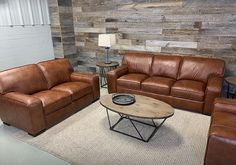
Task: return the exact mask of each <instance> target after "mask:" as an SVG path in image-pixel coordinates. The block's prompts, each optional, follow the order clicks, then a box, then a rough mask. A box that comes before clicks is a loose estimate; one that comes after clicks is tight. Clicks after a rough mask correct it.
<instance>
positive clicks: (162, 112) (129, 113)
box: [100, 94, 174, 142]
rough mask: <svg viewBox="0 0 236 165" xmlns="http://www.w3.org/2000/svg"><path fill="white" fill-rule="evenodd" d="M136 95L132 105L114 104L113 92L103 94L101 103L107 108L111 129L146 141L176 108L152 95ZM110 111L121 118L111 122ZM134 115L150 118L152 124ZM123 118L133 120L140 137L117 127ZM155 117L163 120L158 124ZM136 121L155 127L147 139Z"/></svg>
mask: <svg viewBox="0 0 236 165" xmlns="http://www.w3.org/2000/svg"><path fill="white" fill-rule="evenodd" d="M134 96H135V100H136V101H135V103H133V104H131V105H117V104H114V103H113V102H112V94H108V95H105V96H102V97H101V98H100V104H101V105H102V106H103V107H105V108H106V112H107V118H108V124H109V126H110V130H112V131H115V132H118V133H121V134H124V135H127V136H130V137H133V138H136V139H139V140H142V141H144V142H148V141H149V140H150V139H151V138H152V137H153V136H154V134H155V133H156V132H157V130H158V129H159V128H160V127H161V126H162V124H163V123H164V122H165V121H166V119H167V118H169V117H171V116H173V115H174V108H173V107H172V106H170V105H169V104H167V103H164V102H162V101H159V100H156V99H153V98H150V97H146V96H141V95H134ZM109 111H113V112H115V113H118V114H119V115H120V118H119V120H118V121H117V122H116V123H115V124H113V125H112V124H111V120H110V117H109ZM133 117H135V118H137V119H138V118H140V119H149V120H151V121H152V124H149V123H146V122H142V121H140V120H137V119H134V118H133ZM123 119H128V120H129V121H130V122H131V124H132V125H133V127H134V128H135V130H136V131H137V133H138V135H139V136H138V137H137V136H133V135H130V134H127V133H125V132H121V131H119V130H116V129H115V127H116V126H117V124H119V123H120V122H121V121H122V120H123ZM155 119H163V121H162V122H161V123H160V124H159V125H156V123H155V122H154V120H155ZM135 122H138V123H141V124H144V125H148V126H150V127H153V128H154V130H153V132H152V133H151V135H150V136H149V137H148V138H146V139H145V138H144V137H143V136H142V135H141V132H140V131H139V130H138V129H137V127H136V125H135Z"/></svg>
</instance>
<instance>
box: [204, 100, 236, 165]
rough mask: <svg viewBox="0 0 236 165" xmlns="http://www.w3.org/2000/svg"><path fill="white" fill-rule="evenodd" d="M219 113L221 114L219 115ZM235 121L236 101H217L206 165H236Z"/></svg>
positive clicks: (212, 118) (212, 117)
mask: <svg viewBox="0 0 236 165" xmlns="http://www.w3.org/2000/svg"><path fill="white" fill-rule="evenodd" d="M219 111H220V112H221V113H217V112H219ZM214 114H215V115H214ZM235 119H236V100H233V99H225V98H217V99H215V103H214V110H213V115H212V116H211V125H210V129H209V133H208V142H207V147H206V153H205V161H204V165H225V164H227V165H234V164H236V156H235V153H236V129H235V128H236V127H235V126H233V125H234V121H235Z"/></svg>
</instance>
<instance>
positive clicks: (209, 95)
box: [203, 77, 223, 115]
mask: <svg viewBox="0 0 236 165" xmlns="http://www.w3.org/2000/svg"><path fill="white" fill-rule="evenodd" d="M222 83H223V78H222V77H210V78H209V79H208V82H207V86H206V90H205V101H204V102H205V105H204V109H203V113H204V114H208V115H210V114H211V112H212V110H213V105H214V100H215V98H217V97H220V95H221V89H222Z"/></svg>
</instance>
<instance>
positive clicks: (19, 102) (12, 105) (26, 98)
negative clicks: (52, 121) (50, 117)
mask: <svg viewBox="0 0 236 165" xmlns="http://www.w3.org/2000/svg"><path fill="white" fill-rule="evenodd" d="M0 105H1V108H0V117H1V119H2V121H3V122H5V123H8V124H12V125H14V126H16V127H18V128H21V129H23V130H25V131H27V132H28V133H29V134H31V135H33V136H35V135H37V134H38V133H40V132H41V131H42V130H44V129H45V128H46V124H45V117H44V112H43V105H42V102H41V101H40V100H39V99H38V98H35V97H33V96H31V95H27V94H23V93H18V92H9V93H7V94H5V95H1V96H0Z"/></svg>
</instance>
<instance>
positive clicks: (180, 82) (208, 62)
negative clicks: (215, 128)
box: [107, 53, 225, 114]
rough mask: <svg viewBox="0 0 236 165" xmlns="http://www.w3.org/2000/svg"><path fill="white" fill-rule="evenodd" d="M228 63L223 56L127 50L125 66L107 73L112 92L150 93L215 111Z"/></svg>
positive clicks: (192, 107)
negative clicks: (220, 57) (222, 58)
mask: <svg viewBox="0 0 236 165" xmlns="http://www.w3.org/2000/svg"><path fill="white" fill-rule="evenodd" d="M224 66H225V62H224V61H223V60H220V59H211V58H201V57H189V56H177V55H167V54H165V55H151V54H146V53H126V54H124V57H123V61H122V65H121V66H120V67H119V68H117V69H115V70H113V71H110V72H109V73H108V74H107V79H108V92H109V93H116V92H119V93H122V92H126V93H134V94H141V95H146V96H150V97H153V98H156V99H159V100H162V101H164V102H167V103H169V104H170V105H172V106H174V107H177V108H181V109H189V110H192V111H197V112H200V113H204V114H211V110H212V107H213V102H214V99H215V98H216V97H219V96H220V94H221V88H222V81H223V78H222V77H223V75H224Z"/></svg>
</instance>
